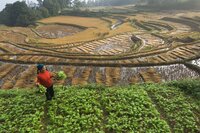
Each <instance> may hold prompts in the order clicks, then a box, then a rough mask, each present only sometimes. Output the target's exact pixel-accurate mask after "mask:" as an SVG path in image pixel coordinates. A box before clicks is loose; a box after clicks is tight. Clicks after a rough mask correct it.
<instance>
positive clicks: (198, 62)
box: [191, 59, 200, 67]
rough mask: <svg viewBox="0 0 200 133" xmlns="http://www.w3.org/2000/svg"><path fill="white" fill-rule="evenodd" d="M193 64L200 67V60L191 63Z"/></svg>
mask: <svg viewBox="0 0 200 133" xmlns="http://www.w3.org/2000/svg"><path fill="white" fill-rule="evenodd" d="M191 63H192V64H193V65H197V66H199V67H200V59H197V60H193V61H191Z"/></svg>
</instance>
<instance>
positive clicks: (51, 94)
mask: <svg viewBox="0 0 200 133" xmlns="http://www.w3.org/2000/svg"><path fill="white" fill-rule="evenodd" d="M45 95H46V98H47V100H51V99H52V97H54V90H53V85H52V86H51V87H49V88H47V89H46V93H45Z"/></svg>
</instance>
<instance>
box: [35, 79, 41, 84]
mask: <svg viewBox="0 0 200 133" xmlns="http://www.w3.org/2000/svg"><path fill="white" fill-rule="evenodd" d="M35 84H36V86H39V85H40V78H39V77H37V78H36V79H35Z"/></svg>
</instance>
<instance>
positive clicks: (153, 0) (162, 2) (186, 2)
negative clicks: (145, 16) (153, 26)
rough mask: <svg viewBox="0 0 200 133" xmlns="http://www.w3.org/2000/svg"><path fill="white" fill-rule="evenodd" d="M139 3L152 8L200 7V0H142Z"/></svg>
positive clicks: (177, 8)
mask: <svg viewBox="0 0 200 133" xmlns="http://www.w3.org/2000/svg"><path fill="white" fill-rule="evenodd" d="M139 3H143V4H144V5H143V6H144V7H149V8H152V9H163V10H170V9H175V10H179V9H200V0H140V2H139Z"/></svg>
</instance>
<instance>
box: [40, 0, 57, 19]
mask: <svg viewBox="0 0 200 133" xmlns="http://www.w3.org/2000/svg"><path fill="white" fill-rule="evenodd" d="M43 6H44V7H45V8H46V9H48V11H49V14H50V15H52V16H55V15H58V13H59V11H60V4H59V3H58V1H57V0H44V1H43Z"/></svg>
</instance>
